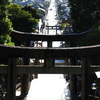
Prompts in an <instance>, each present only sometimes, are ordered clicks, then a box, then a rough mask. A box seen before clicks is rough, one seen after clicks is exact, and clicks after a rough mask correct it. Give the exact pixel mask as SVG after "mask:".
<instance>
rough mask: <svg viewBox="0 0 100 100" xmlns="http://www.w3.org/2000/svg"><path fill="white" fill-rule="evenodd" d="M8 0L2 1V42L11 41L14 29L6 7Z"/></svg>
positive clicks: (0, 10)
mask: <svg viewBox="0 0 100 100" xmlns="http://www.w3.org/2000/svg"><path fill="white" fill-rule="evenodd" d="M7 3H8V2H7V0H5V1H3V0H1V1H0V44H8V43H11V38H10V33H11V31H12V29H13V28H12V22H11V21H10V19H8V16H7V12H6V7H5V5H7Z"/></svg>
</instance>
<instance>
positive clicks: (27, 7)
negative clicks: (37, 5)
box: [22, 6, 40, 19]
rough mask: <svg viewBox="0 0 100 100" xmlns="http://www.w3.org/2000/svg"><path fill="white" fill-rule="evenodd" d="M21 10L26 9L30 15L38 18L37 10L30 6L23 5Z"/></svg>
mask: <svg viewBox="0 0 100 100" xmlns="http://www.w3.org/2000/svg"><path fill="white" fill-rule="evenodd" d="M22 10H25V11H28V12H29V13H31V15H32V17H33V18H35V19H40V17H39V15H38V12H37V10H35V9H33V8H32V7H31V6H24V7H23V8H22Z"/></svg>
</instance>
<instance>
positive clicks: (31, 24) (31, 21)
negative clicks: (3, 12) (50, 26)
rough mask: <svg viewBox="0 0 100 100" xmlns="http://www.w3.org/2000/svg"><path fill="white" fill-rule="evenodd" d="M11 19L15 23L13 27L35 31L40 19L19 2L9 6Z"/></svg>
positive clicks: (25, 30) (19, 29)
mask: <svg viewBox="0 0 100 100" xmlns="http://www.w3.org/2000/svg"><path fill="white" fill-rule="evenodd" d="M7 10H8V14H9V19H10V20H11V21H12V23H13V28H14V29H15V30H18V31H23V32H35V30H36V29H35V28H36V26H37V24H38V19H35V18H33V17H32V14H31V13H29V12H28V11H25V10H22V8H21V6H20V5H18V4H11V5H8V6H7Z"/></svg>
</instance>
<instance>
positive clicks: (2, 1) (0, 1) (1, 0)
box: [0, 0, 9, 5]
mask: <svg viewBox="0 0 100 100" xmlns="http://www.w3.org/2000/svg"><path fill="white" fill-rule="evenodd" d="M8 3H9V2H8V0H0V5H7V4H8Z"/></svg>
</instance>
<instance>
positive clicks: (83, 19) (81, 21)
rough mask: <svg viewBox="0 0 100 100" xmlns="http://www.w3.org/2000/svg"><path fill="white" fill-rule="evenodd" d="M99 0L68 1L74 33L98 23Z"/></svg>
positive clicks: (99, 16) (99, 14)
mask: <svg viewBox="0 0 100 100" xmlns="http://www.w3.org/2000/svg"><path fill="white" fill-rule="evenodd" d="M99 4H100V0H69V6H70V8H71V12H70V14H71V17H72V19H74V22H73V28H74V31H75V32H78V31H79V32H80V31H84V30H87V29H89V28H91V27H92V26H93V24H94V23H95V21H96V22H97V21H98V22H99V21H100V19H99V18H100V13H99V12H100V7H99Z"/></svg>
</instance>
